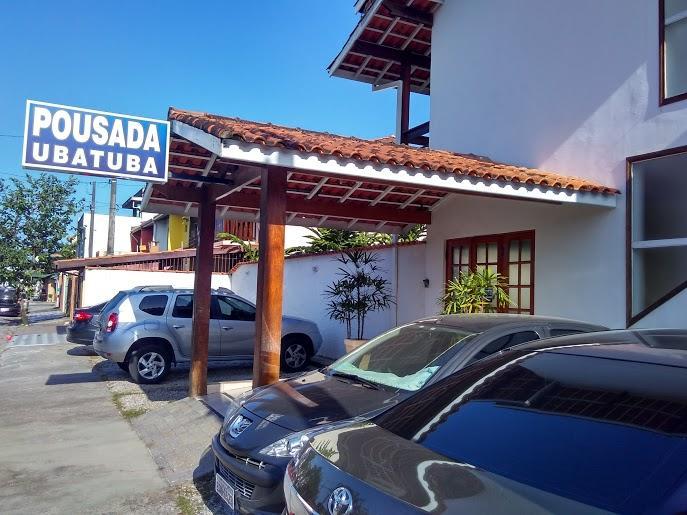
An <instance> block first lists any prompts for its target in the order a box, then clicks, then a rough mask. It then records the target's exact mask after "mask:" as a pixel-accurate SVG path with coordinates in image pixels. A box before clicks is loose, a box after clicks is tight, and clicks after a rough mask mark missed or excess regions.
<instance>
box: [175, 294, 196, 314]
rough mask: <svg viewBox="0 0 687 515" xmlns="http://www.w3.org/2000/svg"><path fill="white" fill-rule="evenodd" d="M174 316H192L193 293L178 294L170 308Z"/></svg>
mask: <svg viewBox="0 0 687 515" xmlns="http://www.w3.org/2000/svg"><path fill="white" fill-rule="evenodd" d="M172 316H173V317H174V318H193V295H178V296H177V300H176V301H175V302H174V309H173V310H172Z"/></svg>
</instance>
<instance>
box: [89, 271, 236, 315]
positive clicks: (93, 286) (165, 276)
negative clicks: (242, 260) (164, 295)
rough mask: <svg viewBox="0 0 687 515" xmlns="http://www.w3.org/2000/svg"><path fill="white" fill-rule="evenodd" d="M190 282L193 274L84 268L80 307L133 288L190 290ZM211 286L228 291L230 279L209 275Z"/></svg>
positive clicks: (226, 276)
mask: <svg viewBox="0 0 687 515" xmlns="http://www.w3.org/2000/svg"><path fill="white" fill-rule="evenodd" d="M193 280H194V273H193V272H166V271H159V272H158V271H149V270H112V269H105V268H87V269H86V271H85V275H84V281H83V286H82V288H83V290H82V292H83V293H82V296H81V305H82V306H92V305H93V304H99V303H100V302H105V301H106V300H109V299H111V298H112V297H114V296H115V295H116V294H117V292H119V291H121V290H128V289H130V288H133V287H135V286H146V285H171V286H173V287H175V288H193ZM212 287H213V288H219V287H224V288H231V277H230V276H229V275H228V274H212Z"/></svg>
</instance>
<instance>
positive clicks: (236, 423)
mask: <svg viewBox="0 0 687 515" xmlns="http://www.w3.org/2000/svg"><path fill="white" fill-rule="evenodd" d="M252 423H253V421H252V420H251V419H249V418H246V417H244V416H243V415H236V418H235V419H234V420H233V422H232V423H231V425H230V426H229V435H230V436H231V437H232V438H236V437H237V436H238V435H240V434H241V433H243V432H244V431H245V430H246V428H247V427H248V426H250V425H251V424H252Z"/></svg>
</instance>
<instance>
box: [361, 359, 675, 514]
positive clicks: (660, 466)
mask: <svg viewBox="0 0 687 515" xmlns="http://www.w3.org/2000/svg"><path fill="white" fill-rule="evenodd" d="M516 358H517V360H518V361H513V360H514V359H516ZM685 392H687V370H686V369H684V368H680V367H670V366H662V365H654V364H646V363H637V362H628V361H621V360H609V359H599V358H594V357H586V356H575V355H570V354H567V355H566V354H557V353H529V354H528V353H527V352H526V351H515V352H514V353H509V354H506V355H504V356H502V357H499V358H497V359H495V360H488V361H485V362H482V364H476V365H475V366H474V367H468V368H467V369H465V370H463V371H461V372H459V373H457V374H454V375H453V376H449V377H448V378H447V379H444V380H443V381H440V382H438V383H437V384H435V385H432V386H430V387H429V388H427V389H426V390H424V391H422V392H419V393H418V394H416V395H415V396H413V397H412V398H411V399H410V400H408V401H406V402H402V403H400V404H399V405H397V406H396V407H394V408H391V409H390V410H388V411H387V412H385V413H384V414H382V415H380V416H379V417H377V418H375V419H374V422H375V424H376V425H378V426H381V427H382V428H384V429H386V430H388V431H391V432H393V433H395V434H397V435H398V436H400V437H402V438H406V439H408V440H412V441H415V442H417V443H418V444H420V445H422V446H424V447H426V448H428V449H430V450H432V451H434V452H436V453H438V454H440V455H443V456H446V457H448V458H450V459H451V460H454V461H456V462H459V463H465V464H468V465H472V466H474V467H477V470H476V471H475V473H476V474H483V473H486V474H487V476H486V477H488V478H489V481H491V480H495V481H496V482H497V483H498V484H499V486H501V487H502V488H503V489H504V492H507V491H511V492H513V493H514V494H516V497H517V498H522V497H524V498H525V499H529V500H531V501H533V502H534V503H535V505H537V506H538V507H540V508H541V509H542V510H543V511H546V512H552V513H572V512H575V511H576V510H573V511H570V510H562V509H560V506H556V504H553V505H548V506H547V505H542V504H541V503H542V502H544V503H547V502H550V501H551V496H549V495H543V494H544V493H546V494H553V495H555V496H556V498H559V499H560V498H564V499H569V500H573V501H576V502H580V503H584V504H586V505H591V506H594V507H597V508H601V509H605V510H610V511H612V512H619V513H627V512H631V511H641V512H652V511H657V509H658V506H659V505H660V506H662V504H661V501H662V500H663V499H665V496H666V495H667V494H668V493H669V492H671V491H672V490H673V489H674V488H676V485H678V484H679V483H678V482H679V481H680V480H682V478H683V477H684V475H685V473H686V472H687V417H685V413H686V412H687V397H686V395H685ZM504 428H507V434H508V437H507V438H504ZM457 435H460V437H459V438H458V437H457ZM628 450H631V452H628ZM486 477H485V479H486ZM521 496H522V497H521ZM554 499H555V498H554ZM652 508H654V509H653V510H652Z"/></svg>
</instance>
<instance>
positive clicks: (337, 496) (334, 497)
mask: <svg viewBox="0 0 687 515" xmlns="http://www.w3.org/2000/svg"><path fill="white" fill-rule="evenodd" d="M327 508H329V513H330V515H347V514H348V513H350V512H351V510H352V509H353V496H352V495H351V492H350V490H348V488H344V487H343V486H340V487H338V488H336V489H335V490H334V491H333V492H332V493H331V495H330V496H329V500H328V501H327Z"/></svg>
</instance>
